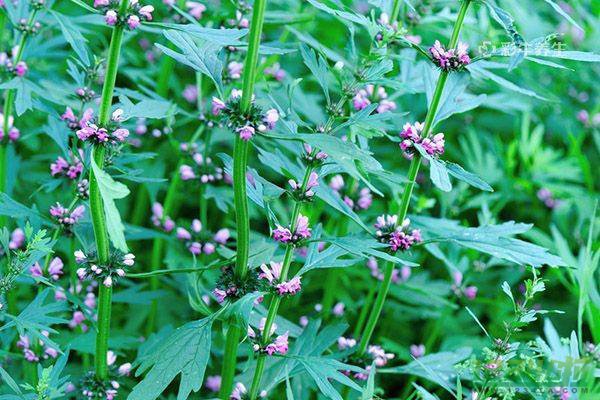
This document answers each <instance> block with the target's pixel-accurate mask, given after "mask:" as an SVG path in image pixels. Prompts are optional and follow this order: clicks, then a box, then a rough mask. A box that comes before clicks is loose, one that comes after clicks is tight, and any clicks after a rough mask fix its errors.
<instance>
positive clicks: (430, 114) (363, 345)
mask: <svg viewBox="0 0 600 400" xmlns="http://www.w3.org/2000/svg"><path fill="white" fill-rule="evenodd" d="M470 2H471V0H463V2H462V3H461V5H460V10H459V12H458V16H457V19H456V23H455V24H454V28H453V30H452V35H451V37H450V42H449V45H448V48H455V47H456V45H457V43H458V36H459V34H460V29H461V27H462V25H463V22H464V19H465V16H466V14H467V9H468V7H469V4H470ZM447 79H448V72H447V71H442V72H441V73H440V76H439V79H438V81H437V84H436V86H435V91H434V92H433V98H432V99H431V104H430V105H429V109H428V111H427V116H426V117H425V124H424V125H425V126H424V128H423V133H422V135H423V136H425V137H427V136H428V135H429V133H430V131H431V128H432V127H433V125H434V121H435V116H436V113H437V110H438V107H439V105H440V100H441V98H442V93H443V92H444V86H445V85H446V80H447ZM420 166H421V158H420V157H419V156H418V155H415V157H414V158H413V159H412V161H411V163H410V167H409V169H408V182H407V184H406V187H405V188H404V192H403V193H402V199H401V201H400V207H399V215H398V217H399V218H398V220H399V221H400V222H402V221H404V219H405V218H406V215H407V214H408V207H409V204H410V198H411V197H412V192H413V188H414V186H415V181H416V179H417V174H418V173H419V167H420ZM393 270H394V264H393V263H391V262H388V263H386V266H385V272H384V279H383V281H382V282H381V285H380V287H379V291H378V293H377V298H376V299H375V303H374V305H373V308H372V311H371V313H370V315H369V319H368V321H367V325H366V326H365V330H364V331H363V334H362V335H361V340H360V345H359V347H358V351H357V354H358V355H359V356H362V355H364V354H365V352H366V350H367V346H368V345H369V342H370V340H371V336H372V335H373V331H374V330H375V327H376V325H377V321H378V320H379V316H380V314H381V310H382V308H383V304H384V303H385V299H386V297H387V293H388V291H389V288H390V284H391V280H392V272H393Z"/></svg>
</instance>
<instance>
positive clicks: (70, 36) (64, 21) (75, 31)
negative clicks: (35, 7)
mask: <svg viewBox="0 0 600 400" xmlns="http://www.w3.org/2000/svg"><path fill="white" fill-rule="evenodd" d="M50 13H51V14H52V16H53V17H54V19H56V22H58V25H59V26H60V30H61V31H62V34H63V37H64V38H65V40H66V41H67V42H69V44H70V45H71V47H73V50H75V53H77V56H78V57H79V59H80V60H81V61H82V62H83V64H85V65H86V66H89V65H90V56H89V54H88V49H87V47H86V45H85V43H87V39H86V38H85V37H83V35H82V34H81V32H80V31H79V28H78V27H77V26H76V25H75V24H73V23H72V22H71V21H70V20H69V18H68V17H67V16H65V15H63V14H60V13H59V12H56V11H54V10H50Z"/></svg>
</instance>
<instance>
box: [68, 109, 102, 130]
mask: <svg viewBox="0 0 600 400" xmlns="http://www.w3.org/2000/svg"><path fill="white" fill-rule="evenodd" d="M93 118H94V110H92V109H91V108H87V109H86V110H85V111H84V112H83V114H82V115H81V118H77V117H76V116H75V113H74V112H73V110H72V109H71V107H67V109H66V110H65V112H64V113H63V114H62V115H61V116H60V119H61V120H63V121H66V122H67V125H68V127H69V128H70V129H72V130H74V131H76V130H78V129H80V128H85V127H86V126H87V125H88V122H89V121H91V120H92V119H93Z"/></svg>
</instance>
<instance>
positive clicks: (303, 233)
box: [294, 214, 311, 239]
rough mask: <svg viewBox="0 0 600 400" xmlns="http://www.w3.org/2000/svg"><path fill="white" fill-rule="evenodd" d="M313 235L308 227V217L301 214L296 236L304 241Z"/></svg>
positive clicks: (297, 222) (297, 223)
mask: <svg viewBox="0 0 600 400" xmlns="http://www.w3.org/2000/svg"><path fill="white" fill-rule="evenodd" d="M310 235H311V230H310V228H309V227H308V217H306V216H304V215H302V214H300V215H298V219H297V220H296V232H295V234H294V236H298V237H299V238H302V239H308V238H309V237H310Z"/></svg>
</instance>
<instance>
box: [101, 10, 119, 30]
mask: <svg viewBox="0 0 600 400" xmlns="http://www.w3.org/2000/svg"><path fill="white" fill-rule="evenodd" d="M118 19H119V18H118V16H117V13H116V11H115V10H108V11H107V12H106V14H104V21H105V22H106V24H107V25H110V26H114V25H116V23H117V21H118Z"/></svg>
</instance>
